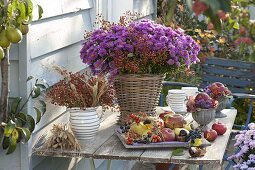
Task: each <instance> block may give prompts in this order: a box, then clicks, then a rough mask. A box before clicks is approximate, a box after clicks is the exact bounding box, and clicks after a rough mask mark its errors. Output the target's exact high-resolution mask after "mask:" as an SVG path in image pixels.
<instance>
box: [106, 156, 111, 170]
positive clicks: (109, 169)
mask: <svg viewBox="0 0 255 170" xmlns="http://www.w3.org/2000/svg"><path fill="white" fill-rule="evenodd" d="M111 163H112V160H110V159H108V160H107V170H111Z"/></svg>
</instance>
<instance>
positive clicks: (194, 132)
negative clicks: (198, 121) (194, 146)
mask: <svg viewBox="0 0 255 170" xmlns="http://www.w3.org/2000/svg"><path fill="white" fill-rule="evenodd" d="M201 138H202V134H201V132H199V131H198V130H197V129H195V130H190V131H189V135H188V136H187V140H188V141H189V140H190V141H191V143H192V142H193V143H194V140H195V139H201Z"/></svg>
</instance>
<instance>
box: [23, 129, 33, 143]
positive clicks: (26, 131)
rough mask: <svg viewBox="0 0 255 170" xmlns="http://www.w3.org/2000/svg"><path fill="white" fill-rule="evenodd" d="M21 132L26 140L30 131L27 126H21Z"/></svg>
mask: <svg viewBox="0 0 255 170" xmlns="http://www.w3.org/2000/svg"><path fill="white" fill-rule="evenodd" d="M21 132H22V135H23V137H24V138H25V141H26V142H27V141H28V140H29V139H30V136H31V133H30V131H29V129H28V128H21Z"/></svg>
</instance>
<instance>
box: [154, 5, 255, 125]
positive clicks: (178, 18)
mask: <svg viewBox="0 0 255 170" xmlns="http://www.w3.org/2000/svg"><path fill="white" fill-rule="evenodd" d="M187 2H189V1H187V0H175V1H171V2H170V1H167V0H159V1H158V17H159V18H158V21H159V22H161V23H164V24H166V25H168V26H171V27H180V28H182V29H183V30H184V31H185V33H186V34H188V35H191V36H192V37H193V39H195V40H196V41H197V42H198V43H199V44H200V47H201V51H200V54H199V58H200V60H201V63H203V62H204V60H205V58H206V57H221V58H228V59H235V60H244V61H249V62H255V43H254V41H255V22H254V21H251V20H250V13H249V11H248V8H249V6H250V5H253V4H255V1H254V0H231V1H229V2H230V3H229V6H231V9H229V10H217V11H216V12H215V13H214V14H215V17H216V18H217V19H216V20H218V21H220V22H218V21H216V20H214V21H213V20H212V18H210V17H209V18H207V17H206V16H207V15H206V14H205V11H206V10H207V9H209V8H208V3H209V2H208V1H206V0H200V2H202V4H196V5H198V6H197V7H198V8H200V10H198V9H195V10H194V9H193V11H192V10H191V6H192V5H189V3H187ZM196 2H198V0H196V1H193V4H195V3H196ZM215 2H216V1H215ZM221 2H223V1H221ZM203 3H204V4H203ZM211 3H214V1H211ZM173 4H174V5H173ZM216 4H217V3H216ZM216 4H215V5H216ZM211 5H212V4H211ZM210 8H211V7H210ZM215 9H216V8H215ZM194 12H195V13H196V14H195V15H194ZM253 12H254V11H253ZM203 13H204V14H205V16H203V15H201V17H200V18H198V17H197V16H196V15H197V14H203ZM170 14H171V15H170ZM212 21H213V22H212ZM215 21H216V22H215ZM215 23H216V24H215ZM191 72H195V74H191V76H190V75H188V76H187V74H186V73H182V74H178V75H175V76H172V77H167V80H170V81H177V82H186V83H189V84H192V85H197V84H199V83H200V80H201V75H202V69H201V66H200V65H198V64H197V65H196V66H195V67H193V68H191ZM194 80H195V83H194ZM173 88H175V87H173ZM163 91H164V93H165V94H167V89H164V90H163ZM233 104H234V107H235V108H237V109H238V113H243V114H238V116H237V118H236V123H237V124H244V123H245V119H246V115H247V113H248V105H249V101H248V100H236V101H235V102H234V103H233ZM253 115H255V111H254V110H253ZM253 120H254V117H253Z"/></svg>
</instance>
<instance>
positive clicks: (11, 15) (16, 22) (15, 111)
mask: <svg viewBox="0 0 255 170" xmlns="http://www.w3.org/2000/svg"><path fill="white" fill-rule="evenodd" d="M38 13H39V18H41V16H42V13H43V10H42V8H41V7H40V6H39V5H38ZM32 19H33V3H32V1H31V0H0V64H1V97H0V118H1V119H2V121H0V144H1V145H2V147H3V149H7V154H10V153H12V152H14V151H15V149H16V145H17V143H19V142H20V141H23V140H24V142H26V141H28V140H29V138H30V134H31V132H32V131H33V130H34V126H35V123H38V122H39V121H40V119H41V115H42V114H43V113H44V112H45V109H46V105H45V103H44V102H43V101H42V100H40V104H41V106H42V108H41V110H40V109H38V108H37V107H34V109H35V111H36V114H37V118H36V121H35V120H34V118H33V117H32V116H30V115H28V114H25V113H24V111H25V110H26V109H25V107H26V104H27V102H28V101H29V100H30V98H37V97H39V96H40V93H41V89H42V88H45V86H44V85H43V84H39V83H38V80H36V82H35V86H34V87H33V88H32V90H31V93H30V95H29V96H28V98H27V99H26V100H25V101H24V102H23V100H22V98H20V97H18V98H15V99H14V100H13V101H12V102H11V107H10V108H9V107H8V104H9V79H10V75H9V74H10V72H9V65H10V61H9V51H10V47H11V45H12V44H13V43H14V44H17V43H20V42H21V41H22V38H23V36H24V35H25V34H27V33H28V31H29V26H28V25H29V24H30V23H31V22H32ZM28 80H31V77H30V78H29V79H28Z"/></svg>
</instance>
